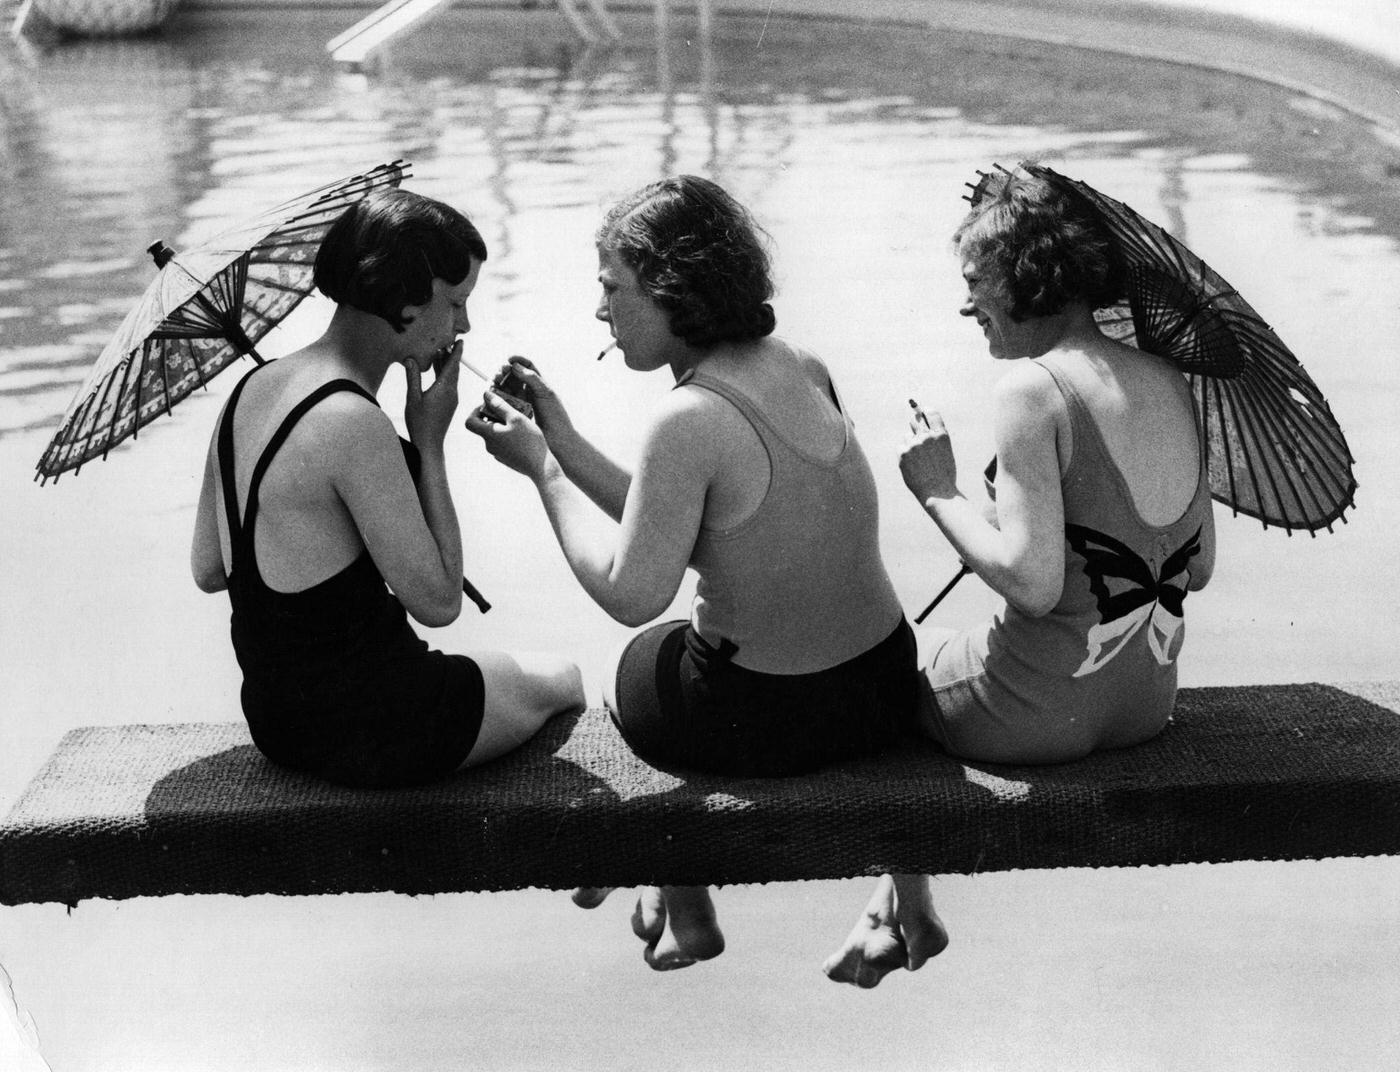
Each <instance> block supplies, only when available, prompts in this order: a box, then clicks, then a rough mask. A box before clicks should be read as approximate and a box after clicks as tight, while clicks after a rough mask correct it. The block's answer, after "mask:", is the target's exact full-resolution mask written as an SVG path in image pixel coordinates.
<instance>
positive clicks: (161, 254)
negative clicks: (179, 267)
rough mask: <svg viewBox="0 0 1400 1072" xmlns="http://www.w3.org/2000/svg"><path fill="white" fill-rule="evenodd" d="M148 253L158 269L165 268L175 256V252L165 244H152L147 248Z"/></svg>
mask: <svg viewBox="0 0 1400 1072" xmlns="http://www.w3.org/2000/svg"><path fill="white" fill-rule="evenodd" d="M146 252H147V253H149V254H150V255H151V260H153V261H155V262H156V267H157V268H164V267H165V266H166V265H167V264H169V263H170V259H171V258H172V257H174V256H175V251H174V250H173V249H171V248H170V247H169V246H167V245H166V244H165V243H164V242H152V243H151V244H150V245H149V246H147V247H146Z"/></svg>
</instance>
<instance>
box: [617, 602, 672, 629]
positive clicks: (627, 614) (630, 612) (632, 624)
mask: <svg viewBox="0 0 1400 1072" xmlns="http://www.w3.org/2000/svg"><path fill="white" fill-rule="evenodd" d="M662 610H665V608H664V607H662V608H661V609H660V610H648V609H644V608H638V607H617V608H614V609H612V610H610V611H609V612H608V613H609V614H610V615H612V617H613V618H614V619H615V620H616V621H618V622H621V623H622V624H623V625H625V626H627V627H628V628H629V629H638V628H640V627H641V626H644V625H646V624H647V623H648V622H650V621H653V620H654V619H655V618H656V617H658V616H659V615H660V614H661V611H662Z"/></svg>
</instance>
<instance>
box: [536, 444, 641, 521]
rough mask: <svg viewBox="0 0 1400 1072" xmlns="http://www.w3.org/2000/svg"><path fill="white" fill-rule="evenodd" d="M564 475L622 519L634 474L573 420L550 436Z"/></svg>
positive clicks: (616, 519)
mask: <svg viewBox="0 0 1400 1072" xmlns="http://www.w3.org/2000/svg"><path fill="white" fill-rule="evenodd" d="M549 449H550V452H551V453H552V454H553V455H554V458H555V460H556V461H557V462H558V463H559V467H560V469H562V470H563V472H564V475H565V476H567V477H568V478H569V480H570V481H572V482H573V483H574V485H575V486H576V487H577V488H578V489H579V490H580V491H582V492H583V493H584V494H585V495H587V496H588V498H589V499H591V500H592V501H593V502H594V503H595V504H596V505H597V506H598V508H599V509H600V510H602V511H603V512H604V513H605V514H607V515H608V516H609V517H610V518H612V519H613V520H614V521H621V520H622V514H623V509H624V507H625V506H626V503H627V492H628V490H629V489H630V488H631V486H632V474H631V473H629V472H628V471H627V470H626V469H624V468H623V467H622V466H621V465H619V464H618V463H617V462H615V461H613V460H612V459H611V458H609V457H608V456H607V455H606V454H604V453H603V452H602V451H601V450H599V449H598V448H597V447H595V446H594V445H593V444H592V443H590V442H589V441H588V440H587V439H585V438H584V437H583V436H582V435H580V434H579V432H578V431H577V429H575V428H574V426H573V425H572V424H570V425H569V426H568V428H567V430H561V431H560V432H556V433H555V434H554V435H553V436H551V437H550V440H549Z"/></svg>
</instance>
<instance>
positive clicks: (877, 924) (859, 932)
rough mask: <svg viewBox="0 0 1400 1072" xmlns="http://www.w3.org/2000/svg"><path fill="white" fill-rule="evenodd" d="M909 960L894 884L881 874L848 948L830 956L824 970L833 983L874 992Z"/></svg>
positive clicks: (823, 966) (850, 938) (844, 947)
mask: <svg viewBox="0 0 1400 1072" xmlns="http://www.w3.org/2000/svg"><path fill="white" fill-rule="evenodd" d="M908 957H909V954H908V950H907V949H906V948H905V945H904V939H903V938H901V937H900V934H899V929H898V924H897V923H896V921H895V910H894V881H893V879H891V878H890V876H889V875H881V876H880V881H879V882H878V883H877V884H876V886H875V893H874V895H873V896H872V897H871V898H870V903H869V904H868V905H866V907H865V911H864V912H862V913H861V915H860V918H859V919H858V920H856V925H855V927H854V928H852V930H851V933H850V934H849V935H848V936H847V937H846V943H845V945H843V946H842V947H841V948H840V949H838V950H837V951H836V952H835V953H833V954H831V956H829V957H827V959H826V963H825V964H823V965H822V971H824V972H825V973H826V977H827V978H828V979H830V980H832V981H833V982H837V983H850V984H851V985H852V986H858V987H860V988H861V989H862V990H872V989H874V988H875V987H877V986H879V985H880V980H881V979H883V978H884V977H885V976H886V975H888V974H889V973H890V972H892V971H894V970H896V969H897V968H903V967H904V966H905V964H906V963H907V961H908ZM920 963H922V961H921V962H920Z"/></svg>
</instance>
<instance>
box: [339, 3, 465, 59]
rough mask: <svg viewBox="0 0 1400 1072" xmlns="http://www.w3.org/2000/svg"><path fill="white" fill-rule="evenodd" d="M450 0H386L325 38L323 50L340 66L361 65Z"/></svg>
mask: <svg viewBox="0 0 1400 1072" xmlns="http://www.w3.org/2000/svg"><path fill="white" fill-rule="evenodd" d="M451 2H452V0H389V2H388V3H387V4H384V5H383V6H382V7H379V8H376V9H375V10H374V11H372V12H370V14H368V15H366V16H365V17H364V18H362V19H361V20H360V21H359V22H357V23H355V25H353V26H351V27H350V28H349V29H348V30H346V31H345V32H344V33H341V34H337V35H336V36H335V37H332V38H331V39H330V40H329V41H328V42H326V51H327V52H329V53H330V54H331V59H333V60H334V61H335V62H336V63H337V64H338V65H339V66H341V67H348V68H349V69H351V70H359V69H361V68H362V67H364V65H365V63H366V62H367V61H368V59H369V56H370V54H371V53H372V52H374V51H375V50H376V49H378V48H382V47H383V46H384V45H385V44H386V43H387V42H388V41H389V40H390V39H391V38H393V37H396V36H397V35H399V34H401V33H404V32H405V31H407V30H409V29H410V28H412V27H413V26H416V25H417V24H418V23H420V22H422V21H423V20H424V19H426V18H427V17H428V16H429V15H431V14H433V13H434V12H435V11H438V10H439V9H441V8H443V7H445V6H447V5H448V4H450V3H451Z"/></svg>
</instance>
